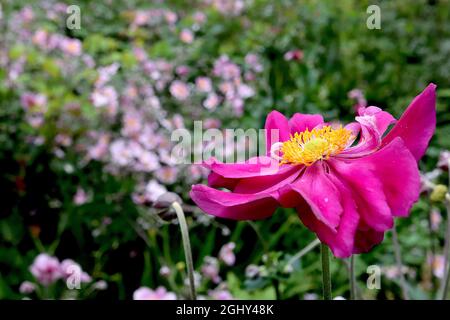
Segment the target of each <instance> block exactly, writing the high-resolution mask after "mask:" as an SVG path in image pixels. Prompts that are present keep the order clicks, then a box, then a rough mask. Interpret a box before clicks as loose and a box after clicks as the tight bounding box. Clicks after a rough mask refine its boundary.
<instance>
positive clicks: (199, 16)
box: [192, 11, 206, 25]
mask: <svg viewBox="0 0 450 320" xmlns="http://www.w3.org/2000/svg"><path fill="white" fill-rule="evenodd" d="M192 17H193V18H194V21H195V23H196V24H197V25H202V24H204V23H205V22H206V14H204V13H203V12H201V11H196V12H194V14H193V16H192Z"/></svg>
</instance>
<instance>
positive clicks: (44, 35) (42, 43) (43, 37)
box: [32, 29, 49, 49]
mask: <svg viewBox="0 0 450 320" xmlns="http://www.w3.org/2000/svg"><path fill="white" fill-rule="evenodd" d="M48 40H49V39H48V32H47V31H45V30H43V29H39V30H37V31H36V32H35V33H34V35H33V39H32V41H33V43H34V44H35V45H37V46H38V47H40V48H41V49H46V48H47V42H48Z"/></svg>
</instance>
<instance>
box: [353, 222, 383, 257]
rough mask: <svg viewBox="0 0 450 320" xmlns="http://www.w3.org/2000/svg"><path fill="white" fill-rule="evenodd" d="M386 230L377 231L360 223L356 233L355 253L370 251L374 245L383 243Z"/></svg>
mask: <svg viewBox="0 0 450 320" xmlns="http://www.w3.org/2000/svg"><path fill="white" fill-rule="evenodd" d="M383 238H384V232H381V231H376V230H374V229H371V228H369V227H367V226H365V225H364V223H360V225H359V226H358V230H357V231H356V234H355V247H354V249H353V253H366V252H369V251H370V250H371V249H372V248H373V247H374V246H376V245H377V244H379V243H381V242H382V241H383Z"/></svg>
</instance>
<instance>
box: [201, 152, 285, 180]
mask: <svg viewBox="0 0 450 320" xmlns="http://www.w3.org/2000/svg"><path fill="white" fill-rule="evenodd" d="M203 165H204V166H205V167H206V168H208V169H210V170H211V171H213V172H215V173H217V174H218V175H220V176H222V177H224V178H234V179H237V178H249V177H259V176H269V175H274V174H279V173H280V172H283V170H288V169H289V168H288V166H280V165H279V162H278V160H275V159H272V158H270V157H266V156H261V157H254V158H250V159H249V160H247V161H246V162H244V163H222V162H219V161H217V160H216V159H215V158H211V159H209V160H208V161H205V162H204V163H203Z"/></svg>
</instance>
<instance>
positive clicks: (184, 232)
mask: <svg viewBox="0 0 450 320" xmlns="http://www.w3.org/2000/svg"><path fill="white" fill-rule="evenodd" d="M172 207H173V208H174V210H175V212H176V214H177V218H178V222H179V223H180V229H181V237H182V239H183V248H184V255H185V256H186V266H187V272H188V277H189V294H190V297H189V298H190V299H191V300H197V295H196V293H195V282H194V263H193V262H192V251H191V242H190V240H189V229H188V226H187V223H186V218H185V216H184V212H183V209H182V208H181V206H180V204H179V203H178V202H173V203H172Z"/></svg>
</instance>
